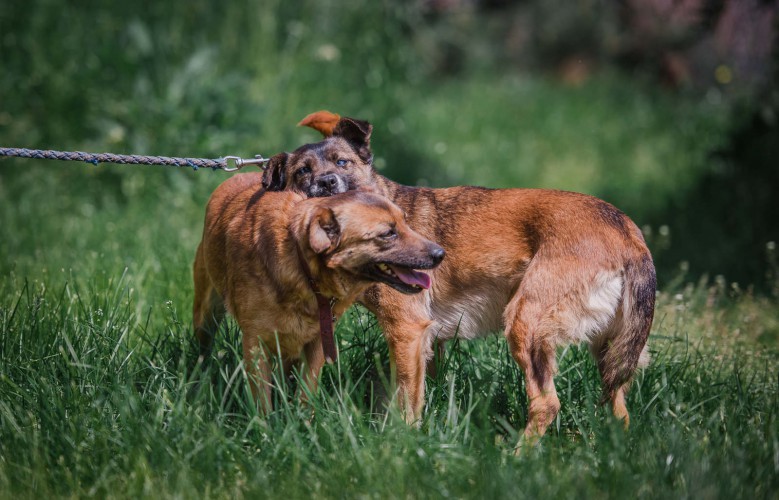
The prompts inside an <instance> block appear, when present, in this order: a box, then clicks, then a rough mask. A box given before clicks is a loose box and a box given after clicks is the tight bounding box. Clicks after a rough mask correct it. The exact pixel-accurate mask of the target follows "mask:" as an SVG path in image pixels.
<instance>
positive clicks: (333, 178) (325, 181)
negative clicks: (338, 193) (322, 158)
mask: <svg viewBox="0 0 779 500" xmlns="http://www.w3.org/2000/svg"><path fill="white" fill-rule="evenodd" d="M316 183H317V184H318V185H319V188H320V189H326V190H328V191H333V189H334V188H335V187H336V186H338V176H337V175H335V174H327V175H323V176H322V177H320V178H319V179H317V181H316Z"/></svg>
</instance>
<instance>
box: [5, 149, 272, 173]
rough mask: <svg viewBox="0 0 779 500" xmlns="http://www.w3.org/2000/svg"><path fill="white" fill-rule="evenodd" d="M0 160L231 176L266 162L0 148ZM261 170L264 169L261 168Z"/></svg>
mask: <svg viewBox="0 0 779 500" xmlns="http://www.w3.org/2000/svg"><path fill="white" fill-rule="evenodd" d="M0 156H15V157H18V158H36V159H42V160H65V161H84V162H87V163H91V164H93V165H97V164H99V163H117V164H121V165H123V164H140V165H168V166H173V167H190V168H191V169H192V170H197V169H199V168H210V169H211V170H224V171H225V172H234V171H236V170H240V169H241V168H242V167H244V166H246V165H262V164H264V163H266V162H267V161H268V160H267V159H265V158H263V157H262V156H260V155H257V156H255V157H254V158H251V159H241V158H240V157H238V156H225V157H223V158H215V159H209V158H178V157H174V156H173V157H172V156H141V155H117V154H112V153H84V152H83V151H54V150H51V149H24V148H0ZM230 160H232V161H234V162H235V166H234V167H229V166H228V161H230ZM263 167H264V165H263Z"/></svg>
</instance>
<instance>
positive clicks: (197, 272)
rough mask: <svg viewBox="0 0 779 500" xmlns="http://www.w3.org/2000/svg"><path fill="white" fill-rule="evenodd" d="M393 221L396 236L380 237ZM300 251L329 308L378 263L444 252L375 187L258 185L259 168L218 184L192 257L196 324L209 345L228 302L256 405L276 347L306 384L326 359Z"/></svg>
mask: <svg viewBox="0 0 779 500" xmlns="http://www.w3.org/2000/svg"><path fill="white" fill-rule="evenodd" d="M392 228H394V230H393V231H394V233H393V234H394V236H393V237H387V236H386V233H387V232H388V230H390V229H392ZM298 249H299V251H300V254H298ZM431 254H432V255H433V256H432V257H431ZM299 255H302V258H303V259H305V262H306V263H307V265H308V267H309V269H310V271H311V277H312V278H313V279H314V281H315V282H316V284H317V286H318V287H319V290H320V292H321V293H322V294H323V295H324V296H326V297H328V298H333V299H335V301H336V302H335V305H334V307H333V311H334V313H335V315H336V316H340V315H341V314H342V313H343V311H344V310H346V308H348V307H349V306H350V305H351V304H352V303H353V302H354V300H355V298H356V297H357V296H358V295H359V294H360V293H362V292H363V291H364V290H365V289H366V288H367V287H368V286H370V285H371V284H373V283H376V282H377V281H380V280H379V279H377V278H376V277H375V276H373V275H372V274H370V273H371V272H373V267H375V265H376V264H378V263H383V262H390V263H394V264H397V265H400V266H406V267H408V268H430V267H433V266H434V265H436V264H437V263H438V262H440V259H441V258H442V257H443V252H442V251H441V249H440V247H438V246H437V245H435V244H433V243H432V242H430V241H428V240H426V239H424V238H423V237H421V236H420V235H419V234H417V233H416V232H414V231H412V230H411V229H410V228H409V226H408V225H407V224H406V222H405V221H404V218H403V213H402V212H401V210H400V209H399V208H398V207H397V206H395V205H394V204H392V203H391V202H390V201H389V200H387V199H385V198H382V197H380V196H377V195H374V194H370V193H361V192H357V191H351V192H348V193H344V194H340V195H337V196H333V197H329V198H313V199H306V198H305V197H303V196H301V195H299V194H297V193H293V192H265V191H264V189H262V188H261V175H260V174H240V175H235V176H233V177H232V178H230V179H229V180H227V181H225V182H224V183H223V184H222V185H220V186H219V187H218V188H217V189H216V191H214V193H213V195H212V196H211V199H210V201H209V203H208V207H207V209H206V218H205V226H204V229H203V239H202V241H201V243H200V245H199V247H198V249H197V254H196V257H195V263H194V266H193V269H194V281H195V299H194V305H193V324H194V327H195V333H196V336H197V338H198V340H199V342H200V346H201V353H202V354H203V355H207V354H208V353H209V352H210V349H211V345H212V342H213V336H214V333H215V332H216V330H217V328H218V325H219V322H220V321H221V319H222V317H223V316H224V314H225V312H229V313H230V314H232V315H233V316H234V317H235V319H236V321H237V322H238V325H239V326H240V328H241V330H242V332H243V355H244V362H245V365H246V368H247V372H248V374H249V376H250V383H251V389H252V393H253V395H254V396H255V399H256V401H257V403H258V405H259V407H260V409H261V410H262V411H267V410H268V409H269V408H270V402H271V399H270V391H271V383H270V381H271V365H270V361H271V359H272V358H274V357H275V355H276V353H279V354H280V355H281V359H282V362H283V363H284V366H285V368H286V369H287V370H289V369H290V368H291V367H292V366H293V365H295V364H296V363H297V362H298V361H299V360H300V359H301V358H304V359H305V371H304V375H303V377H304V383H305V384H306V386H307V387H308V389H309V391H313V390H314V389H315V388H316V383H317V379H318V376H319V372H320V369H321V368H322V365H323V363H324V361H325V359H324V355H323V353H322V342H321V337H320V326H319V321H318V308H317V302H316V299H315V296H314V293H313V291H312V288H311V285H310V284H309V281H308V278H307V276H306V271H305V268H304V267H303V266H302V264H301V257H300V256H299ZM382 279H384V278H382ZM387 279H389V278H387Z"/></svg>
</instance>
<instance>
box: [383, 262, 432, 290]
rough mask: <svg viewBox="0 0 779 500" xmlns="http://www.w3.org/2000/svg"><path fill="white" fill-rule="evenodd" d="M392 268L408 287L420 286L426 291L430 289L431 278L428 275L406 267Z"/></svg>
mask: <svg viewBox="0 0 779 500" xmlns="http://www.w3.org/2000/svg"><path fill="white" fill-rule="evenodd" d="M390 267H391V268H392V271H393V272H394V273H395V274H396V275H397V277H398V278H400V281H402V282H403V283H405V284H407V285H419V286H421V287H422V288H424V289H428V288H430V276H428V275H427V274H425V273H423V272H420V271H414V270H413V269H408V268H404V267H395V266H392V265H391V266H390Z"/></svg>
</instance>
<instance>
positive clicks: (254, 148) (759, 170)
mask: <svg viewBox="0 0 779 500" xmlns="http://www.w3.org/2000/svg"><path fill="white" fill-rule="evenodd" d="M775 13H776V2H762V1H743V2H725V1H708V2H707V1H691V0H684V1H679V2H663V1H660V0H657V1H649V2H638V1H622V2H608V1H596V0H576V1H565V2H564V1H562V0H552V1H542V0H524V1H509V0H481V1H477V0H470V1H469V0H429V1H424V0H415V1H405V2H395V1H376V2H368V1H358V2H336V1H332V0H324V1H306V0H298V1H274V0H243V1H239V2H221V1H216V0H193V1H189V2H156V1H155V2H148V1H139V2H110V1H99V0H93V1H79V2H65V1H56V0H30V1H19V0H9V1H6V2H4V3H3V6H2V8H1V9H0V65H1V66H0V68H2V71H0V145H2V146H15V147H29V148H43V149H63V150H85V151H95V152H103V151H107V152H114V153H135V154H160V155H169V156H197V157H219V156H223V155H228V154H230V155H244V156H252V155H254V154H257V153H261V154H263V155H265V156H269V155H271V154H274V153H276V152H279V151H282V150H292V149H294V148H295V147H297V146H299V145H300V144H302V143H305V142H312V141H315V140H318V137H317V136H316V134H315V133H314V132H313V131H310V130H303V129H300V128H296V127H295V124H296V123H297V121H298V120H300V119H301V118H302V117H303V116H305V115H306V114H308V113H310V112H312V111H316V110H319V109H330V110H332V111H335V112H338V113H340V114H342V115H348V116H354V117H359V118H363V119H368V120H370V121H371V122H372V123H373V124H374V127H375V129H374V134H373V147H374V152H375V154H376V165H377V167H378V168H379V169H381V171H382V173H383V174H385V175H387V176H389V177H390V178H392V179H395V180H398V181H401V182H404V183H409V184H422V185H433V186H446V185H453V184H464V183H467V184H479V185H485V186H492V187H510V186H517V187H520V186H521V187H544V188H556V189H567V190H575V191H582V192H586V193H591V194H594V195H596V196H600V197H603V198H604V199H606V200H608V201H610V202H612V203H614V204H615V205H617V206H618V207H620V208H621V209H622V210H624V211H625V212H626V213H627V214H628V215H630V216H631V217H632V218H633V219H634V220H635V221H636V222H637V223H638V224H639V226H641V227H643V228H644V231H645V234H646V236H647V239H648V241H649V243H650V245H651V247H652V250H653V253H654V255H655V258H656V260H657V262H658V268H659V273H660V278H661V286H662V285H663V284H666V283H669V281H670V280H672V279H680V277H681V279H684V280H687V279H689V280H694V279H697V278H698V277H700V276H702V275H707V276H709V277H711V278H713V277H714V276H716V275H723V276H724V278H725V279H726V280H728V281H729V282H738V283H740V284H741V285H742V286H744V285H753V286H755V287H757V288H758V289H760V290H765V289H766V287H767V286H768V285H767V284H769V283H772V282H774V281H773V279H772V277H771V276H770V274H771V273H772V272H773V271H772V270H773V269H774V267H775V266H774V265H773V264H772V263H771V262H772V259H773V253H772V250H771V248H772V246H771V245H772V244H771V242H775V241H777V239H778V238H779V223H777V217H776V213H777V210H776V208H777V204H776V201H775V199H774V197H775V195H776V193H777V188H778V187H779V173H778V172H779V169H777V163H776V158H779V127H778V126H777V113H779V104H778V103H779V97H777V90H776V89H777V87H776V78H777V71H776V60H777V56H776V53H775V52H776V51H775V50H774V46H775V43H774V41H775V33H776V30H775V25H776V22H775ZM224 178H226V174H224V173H222V172H216V173H214V172H211V171H201V172H192V171H188V170H180V169H167V168H163V167H144V166H117V165H101V166H98V167H95V166H92V165H88V164H73V163H61V162H53V161H48V162H46V161H37V160H36V161H33V160H7V159H5V160H2V162H0V198H1V199H2V201H0V204H1V206H2V213H1V214H0V223H1V226H0V245H2V261H1V262H0V272H1V273H2V274H3V275H7V274H8V273H9V272H16V273H18V274H22V275H25V276H29V275H35V274H36V273H39V272H42V270H43V269H53V268H64V269H73V268H74V267H75V268H78V267H79V265H80V264H79V261H80V259H81V257H82V256H85V257H89V256H92V257H99V256H100V255H102V257H101V258H102V259H108V260H110V259H115V260H116V262H107V263H106V264H107V267H110V266H111V265H114V264H115V265H116V267H122V266H123V265H130V264H131V263H133V262H135V261H136V260H137V261H138V263H137V265H139V266H151V267H152V268H154V269H159V270H162V269H163V268H165V269H167V271H165V272H171V273H174V275H176V276H180V275H181V273H182V272H184V271H183V270H184V268H185V267H188V265H189V264H188V262H187V260H188V259H190V258H191V253H192V251H193V249H194V246H195V245H196V243H197V238H198V236H199V231H200V223H201V218H202V210H203V206H204V205H205V202H206V200H207V197H208V195H209V193H210V191H211V190H212V189H213V188H214V187H215V186H216V185H217V184H218V183H219V182H220V181H222V180H223V179H224ZM128 231H130V232H131V233H134V234H128ZM136 231H137V233H136ZM117 232H118V233H121V234H117ZM174 235H175V237H174ZM133 236H135V237H136V238H137V241H138V245H139V248H140V246H141V245H145V246H146V247H148V246H152V248H149V249H148V250H149V252H148V253H147V252H145V251H144V252H141V253H139V252H136V251H135V250H133V248H132V246H131V245H130V244H129V243H128V241H126V240H128V239H129V238H131V237H133ZM155 245H156V246H155ZM172 246H173V248H171V247H172ZM121 248H125V249H126V251H122V250H121ZM114 249H119V250H116V251H114ZM171 265H172V266H174V267H173V268H172V269H171V268H169V266H171ZM131 267H132V266H131ZM767 277H768V278H769V279H766V278H767Z"/></svg>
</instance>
